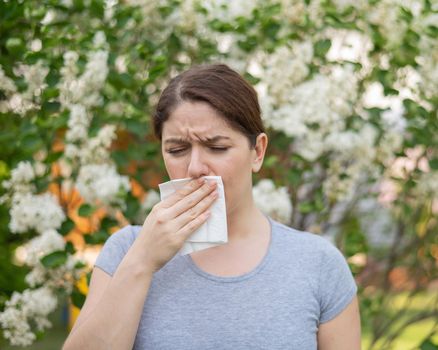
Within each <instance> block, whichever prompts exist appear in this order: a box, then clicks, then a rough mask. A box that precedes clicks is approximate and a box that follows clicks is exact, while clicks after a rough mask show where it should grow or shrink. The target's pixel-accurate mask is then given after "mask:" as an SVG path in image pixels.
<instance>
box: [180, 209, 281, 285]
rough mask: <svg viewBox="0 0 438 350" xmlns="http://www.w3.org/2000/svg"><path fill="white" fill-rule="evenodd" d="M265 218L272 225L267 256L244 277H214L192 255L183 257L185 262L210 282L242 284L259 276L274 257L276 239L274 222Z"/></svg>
mask: <svg viewBox="0 0 438 350" xmlns="http://www.w3.org/2000/svg"><path fill="white" fill-rule="evenodd" d="M265 217H266V218H267V219H268V221H269V225H270V239H269V244H268V249H267V251H266V254H265V256H264V257H263V259H262V260H261V261H260V262H259V264H258V265H257V266H256V267H255V268H254V269H252V270H251V271H249V272H247V273H244V274H243V275H238V276H217V275H213V274H211V273H208V272H206V271H204V270H202V269H200V268H199V267H198V265H196V264H195V262H194V261H193V259H192V257H191V256H190V254H186V255H184V256H183V258H184V261H185V262H186V263H187V264H188V266H189V267H190V268H191V269H192V271H193V272H195V273H196V274H198V275H200V276H202V277H204V278H207V279H209V280H213V281H216V282H225V283H227V282H240V281H243V280H246V279H248V278H251V277H253V276H254V275H256V274H258V273H259V272H260V271H261V270H262V269H263V268H264V267H265V266H266V264H267V263H268V261H269V259H270V257H271V255H272V249H273V241H274V239H275V236H274V230H273V225H274V222H273V220H272V219H271V218H270V217H269V216H267V215H265Z"/></svg>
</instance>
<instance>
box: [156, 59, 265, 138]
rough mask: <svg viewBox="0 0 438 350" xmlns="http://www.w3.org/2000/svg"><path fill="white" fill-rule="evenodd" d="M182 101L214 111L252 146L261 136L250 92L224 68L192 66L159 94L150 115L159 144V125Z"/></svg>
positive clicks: (257, 108)
mask: <svg viewBox="0 0 438 350" xmlns="http://www.w3.org/2000/svg"><path fill="white" fill-rule="evenodd" d="M183 101H192V102H194V101H203V102H206V103H208V104H209V105H210V106H211V107H213V108H214V109H215V110H216V111H218V112H219V113H220V114H221V115H222V116H223V117H224V118H225V120H226V121H227V122H228V123H229V124H230V126H232V127H234V128H235V129H236V130H238V131H240V132H242V133H243V134H244V135H245V136H246V137H247V138H248V140H249V143H250V146H251V147H254V146H255V141H256V137H257V135H258V134H260V133H262V132H265V129H264V126H263V122H262V119H261V116H260V106H259V102H258V99H257V93H256V91H255V90H254V88H253V87H252V86H251V85H250V84H249V83H248V82H247V81H246V80H245V79H243V78H242V77H241V76H240V75H239V74H238V73H237V72H235V71H234V70H232V69H231V68H229V67H228V66H226V65H224V64H211V65H202V66H195V67H192V68H190V69H189V70H187V71H185V72H183V73H181V74H179V75H178V76H176V77H174V78H173V79H172V80H171V81H170V83H169V85H168V86H167V87H166V88H165V89H164V90H163V92H162V94H161V96H160V99H159V101H158V104H157V108H156V110H155V113H154V115H153V119H152V121H153V127H154V133H155V136H156V137H157V138H158V139H159V140H160V141H161V139H162V131H163V124H164V122H165V121H166V120H167V119H168V118H169V116H170V114H171V113H172V112H173V110H174V109H175V108H176V107H177V106H178V104H180V103H181V102H183Z"/></svg>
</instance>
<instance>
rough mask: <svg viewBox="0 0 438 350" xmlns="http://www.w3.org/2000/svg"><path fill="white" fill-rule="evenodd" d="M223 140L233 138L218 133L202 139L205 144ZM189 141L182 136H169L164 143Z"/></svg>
mask: <svg viewBox="0 0 438 350" xmlns="http://www.w3.org/2000/svg"><path fill="white" fill-rule="evenodd" d="M221 140H231V138H229V137H228V136H222V135H217V136H214V137H206V138H204V139H201V143H205V144H209V143H214V142H217V141H221ZM188 142H189V141H188V140H187V139H183V138H181V137H179V138H178V137H170V138H168V139H167V140H166V141H164V144H166V145H167V144H169V143H177V144H185V143H188Z"/></svg>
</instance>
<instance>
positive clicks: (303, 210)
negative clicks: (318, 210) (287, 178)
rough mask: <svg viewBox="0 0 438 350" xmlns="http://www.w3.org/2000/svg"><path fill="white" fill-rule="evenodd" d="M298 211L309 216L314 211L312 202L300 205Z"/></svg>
mask: <svg viewBox="0 0 438 350" xmlns="http://www.w3.org/2000/svg"><path fill="white" fill-rule="evenodd" d="M298 210H299V211H300V212H301V213H303V214H308V213H310V212H312V211H313V210H314V205H313V204H312V203H310V202H304V203H300V204H298Z"/></svg>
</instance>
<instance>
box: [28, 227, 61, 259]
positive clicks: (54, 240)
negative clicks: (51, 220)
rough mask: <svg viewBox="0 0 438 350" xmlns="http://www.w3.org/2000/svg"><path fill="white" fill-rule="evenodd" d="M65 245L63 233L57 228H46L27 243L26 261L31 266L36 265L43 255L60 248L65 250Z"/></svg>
mask: <svg viewBox="0 0 438 350" xmlns="http://www.w3.org/2000/svg"><path fill="white" fill-rule="evenodd" d="M64 247H65V241H64V238H63V237H62V235H60V234H59V233H58V232H56V231H55V230H46V231H44V232H43V233H41V234H40V235H39V236H37V237H35V238H33V239H31V240H30V241H29V242H28V243H27V244H26V245H25V249H26V259H25V262H26V264H27V265H29V266H35V265H37V264H38V263H39V260H40V259H41V258H42V257H44V256H46V255H48V254H50V253H53V252H55V251H58V250H64Z"/></svg>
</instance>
